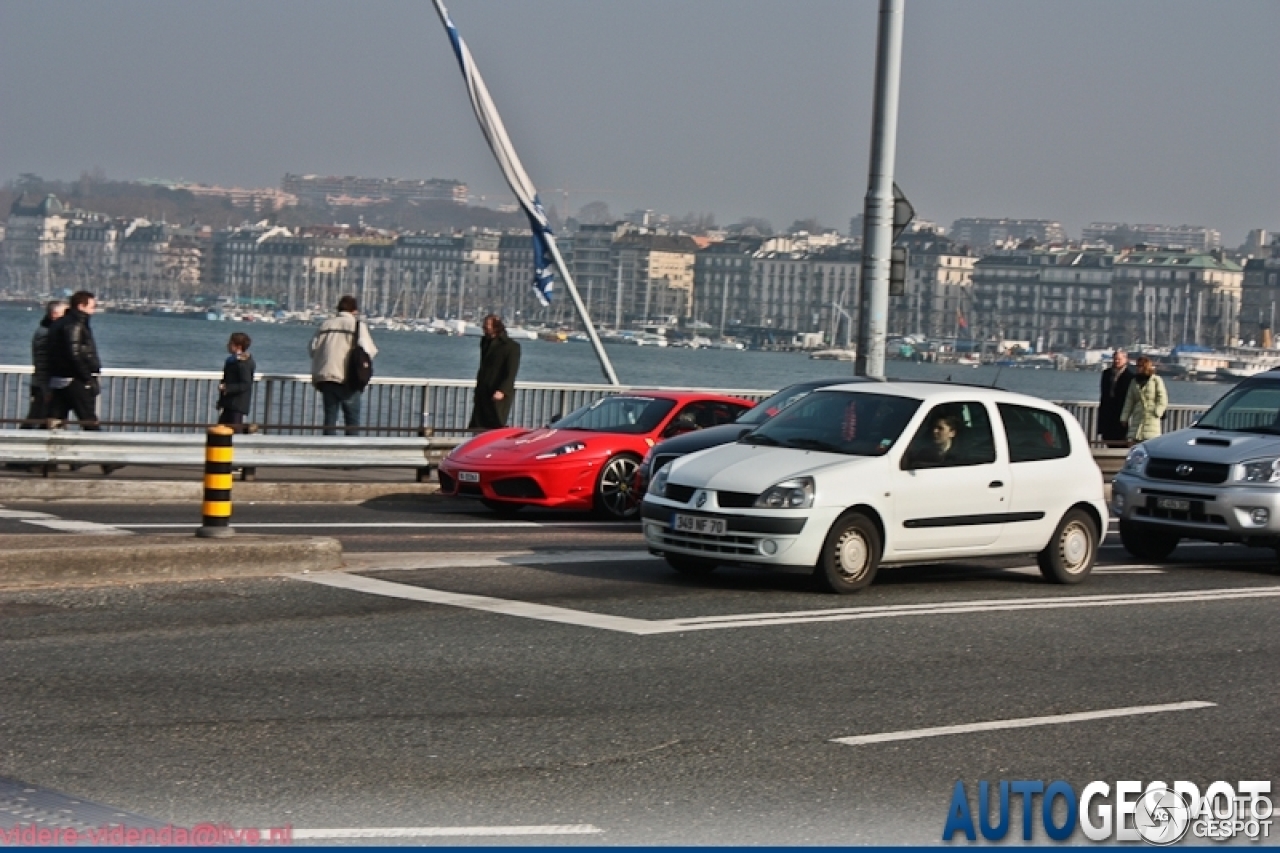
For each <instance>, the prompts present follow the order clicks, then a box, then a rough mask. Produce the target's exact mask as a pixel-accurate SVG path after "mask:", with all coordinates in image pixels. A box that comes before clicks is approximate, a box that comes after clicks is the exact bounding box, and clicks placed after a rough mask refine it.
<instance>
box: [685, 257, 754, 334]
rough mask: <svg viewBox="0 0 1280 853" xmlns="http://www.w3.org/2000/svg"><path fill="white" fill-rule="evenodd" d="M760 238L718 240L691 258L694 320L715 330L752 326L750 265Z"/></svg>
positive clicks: (721, 332) (725, 332) (727, 332)
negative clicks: (694, 308) (694, 306)
mask: <svg viewBox="0 0 1280 853" xmlns="http://www.w3.org/2000/svg"><path fill="white" fill-rule="evenodd" d="M763 242H764V239H763V238H761V237H738V238H734V239H729V240H722V241H719V242H716V243H712V244H711V245H709V246H707V247H705V248H703V249H700V250H699V251H698V253H697V255H695V256H694V259H693V293H694V297H693V299H694V304H695V305H696V306H697V308H696V310H695V311H694V317H696V318H697V319H698V320H699V321H701V322H703V323H707V324H709V325H711V326H712V327H713V328H715V329H716V330H717V331H719V333H720V335H721V336H724V335H728V334H733V332H732V330H733V328H734V327H738V326H745V325H751V324H752V322H753V321H752V316H753V312H752V310H751V265H752V256H753V255H754V253H755V252H757V251H759V249H760V246H761V244H762V243H763Z"/></svg>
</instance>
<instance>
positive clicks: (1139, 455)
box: [1121, 444, 1148, 474]
mask: <svg viewBox="0 0 1280 853" xmlns="http://www.w3.org/2000/svg"><path fill="white" fill-rule="evenodd" d="M1147 455H1148V454H1147V449H1146V448H1145V447H1143V446H1142V445H1141V444H1139V445H1136V446H1134V447H1132V448H1130V450H1129V455H1128V456H1126V457H1125V458H1124V468H1123V469H1121V470H1123V471H1126V472H1128V473H1130V474H1141V473H1142V469H1143V468H1144V467H1146V464H1147Z"/></svg>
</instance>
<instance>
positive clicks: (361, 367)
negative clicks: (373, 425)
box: [311, 296, 378, 435]
mask: <svg viewBox="0 0 1280 853" xmlns="http://www.w3.org/2000/svg"><path fill="white" fill-rule="evenodd" d="M358 314H359V309H358V306H357V303H356V298H355V297H354V296H344V297H342V298H341V299H339V300H338V313H337V315H336V316H334V317H330V318H329V319H328V320H325V321H324V324H323V325H321V326H320V329H319V330H318V331H317V332H316V334H315V337H313V338H312V339H311V384H313V385H315V387H316V390H317V391H319V392H320V398H321V400H322V402H323V404H324V434H325V435H337V434H338V430H337V426H338V412H339V410H341V412H342V422H343V425H344V426H345V428H346V433H347V435H355V434H357V433H358V432H359V430H360V398H361V394H362V392H363V391H364V389H365V386H366V385H368V384H369V377H370V375H371V374H372V361H373V357H374V356H376V355H377V354H378V348H377V347H376V346H374V344H373V337H372V336H370V334H369V327H368V326H366V325H365V324H364V323H362V322H360V318H359V317H358V316H357V315H358Z"/></svg>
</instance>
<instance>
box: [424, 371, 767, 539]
mask: <svg viewBox="0 0 1280 853" xmlns="http://www.w3.org/2000/svg"><path fill="white" fill-rule="evenodd" d="M751 406H752V403H751V401H750V400H742V399H739V398H737V397H726V396H723V395H720V394H707V393H702V392H683V391H654V392H652V393H650V392H643V391H642V392H630V393H627V394H624V395H619V396H616V397H603V398H601V399H599V400H597V401H596V402H594V403H592V404H590V405H588V406H583V407H582V408H581V409H578V410H577V411H575V412H572V413H570V414H569V415H566V416H565V417H564V418H561V419H560V420H558V421H556V422H555V423H553V424H551V425H550V426H546V427H543V428H541V429H532V430H531V429H520V428H507V429H494V430H489V431H488V432H482V433H480V434H479V435H477V436H476V437H475V438H473V439H471V440H470V441H468V442H466V443H465V444H462V445H460V446H459V447H457V448H456V449H454V450H453V452H452V453H450V454H449V455H448V456H446V457H445V458H444V461H442V462H441V463H440V470H439V476H440V491H441V492H442V493H444V494H446V495H460V496H463V497H472V498H479V499H480V500H481V501H482V502H483V503H484V505H485V506H487V507H489V508H490V509H493V510H496V511H498V512H514V511H515V510H518V509H520V508H521V507H524V506H546V507H561V508H564V509H578V510H595V511H596V512H597V513H599V514H600V515H603V516H605V517H608V518H615V519H625V518H633V517H635V516H636V515H637V514H638V513H639V510H640V499H639V496H638V494H637V493H636V491H635V487H634V480H635V473H636V468H637V467H638V466H639V465H640V460H641V459H642V458H643V457H644V455H645V453H647V452H648V450H649V448H650V447H652V446H653V445H654V443H655V442H658V441H661V440H662V439H664V438H668V437H670V436H673V435H679V434H680V433H682V432H690V431H692V430H695V429H701V428H703V427H708V426H717V425H719V424H727V423H729V422H731V421H732V420H734V419H735V418H736V417H737V416H738V415H740V414H741V413H742V412H744V411H746V410H747V409H749V408H751Z"/></svg>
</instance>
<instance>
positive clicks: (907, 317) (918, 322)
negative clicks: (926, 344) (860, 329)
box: [889, 231, 977, 338]
mask: <svg viewBox="0 0 1280 853" xmlns="http://www.w3.org/2000/svg"><path fill="white" fill-rule="evenodd" d="M898 245H900V246H902V247H904V248H905V249H906V250H907V276H906V280H905V282H904V283H903V289H902V292H901V293H898V294H891V295H890V298H889V331H890V332H891V333H895V334H900V335H914V336H916V337H925V338H949V337H962V336H963V337H968V336H969V334H968V332H969V331H970V329H969V315H970V313H971V310H972V303H973V294H972V289H973V267H974V264H975V263H976V262H977V257H976V256H975V255H974V253H973V252H972V250H970V249H969V247H968V246H966V245H962V244H961V243H960V242H958V241H956V240H952V239H951V238H949V237H946V236H943V235H940V234H936V233H934V232H931V231H918V232H912V233H904V234H903V235H902V236H901V237H899V238H898ZM962 333H964V334H962Z"/></svg>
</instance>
